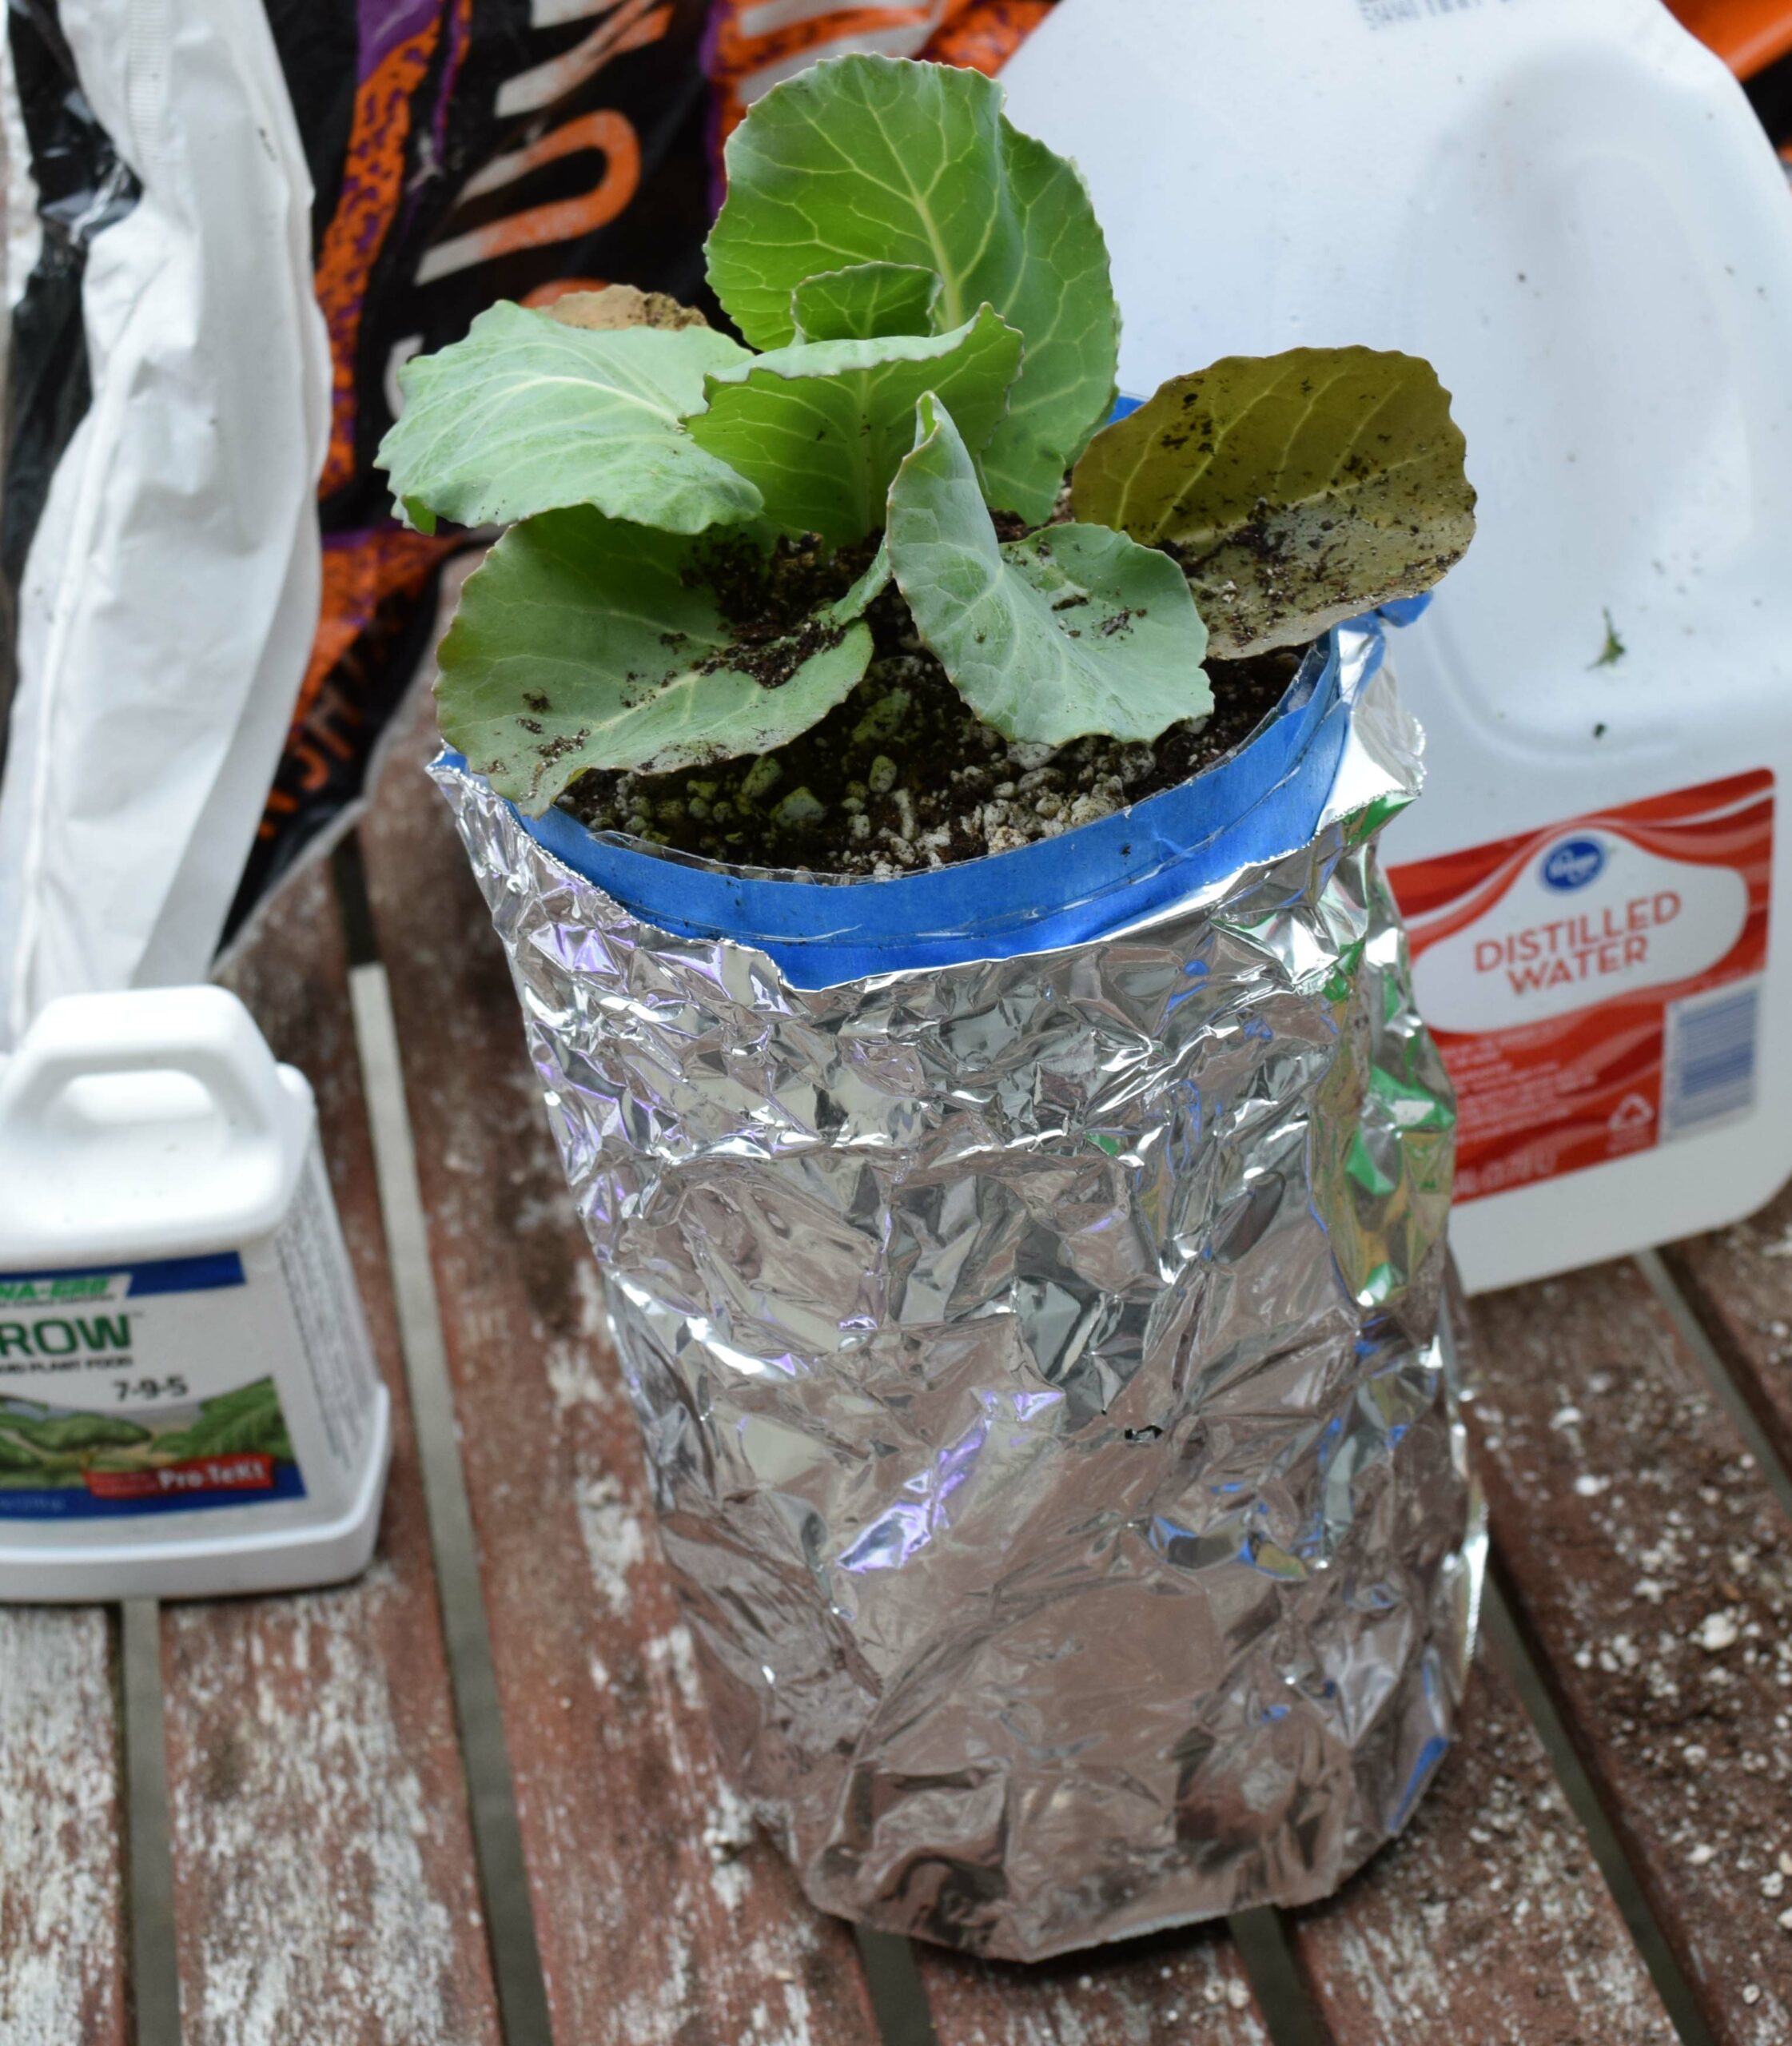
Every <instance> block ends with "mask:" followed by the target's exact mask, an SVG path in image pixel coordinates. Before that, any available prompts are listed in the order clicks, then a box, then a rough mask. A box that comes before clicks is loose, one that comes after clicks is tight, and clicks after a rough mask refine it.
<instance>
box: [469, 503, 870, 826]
mask: <svg viewBox="0 0 1792 2046" xmlns="http://www.w3.org/2000/svg"><path fill="white" fill-rule="evenodd" d="M711 544H713V543H712V542H709V543H706V542H704V541H703V540H695V539H688V538H680V537H679V536H676V535H672V534H668V533H656V532H654V531H650V530H649V529H648V528H647V527H644V526H631V525H624V524H622V523H619V522H617V521H615V520H613V519H606V518H605V517H604V516H603V514H602V513H601V512H593V511H588V510H579V511H571V512H548V513H546V514H544V515H543V516H542V517H541V518H540V519H529V520H528V521H527V522H526V523H524V524H523V525H520V526H516V527H512V530H511V531H509V532H508V533H507V534H506V535H504V538H503V539H501V540H500V541H499V543H498V544H497V545H496V547H493V548H492V551H491V553H490V554H489V555H487V556H486V559H485V563H484V567H482V568H480V570H479V571H478V572H477V573H476V575H472V576H471V577H469V578H468V583H467V587H466V589H465V591H464V593H463V595H462V596H461V599H460V614H459V615H458V616H457V617H456V619H455V622H454V624H453V627H452V629H451V630H450V631H449V632H448V636H447V638H446V639H444V640H443V642H442V647H441V655H440V661H441V679H440V681H439V682H438V683H436V703H437V707H438V709H439V711H440V718H441V726H442V734H443V736H444V738H446V739H447V740H448V743H449V744H450V745H451V746H457V747H459V748H460V750H461V751H462V752H463V753H464V754H466V756H467V758H468V762H470V763H471V765H472V768H473V770H474V771H475V772H476V773H477V774H484V775H486V776H487V777H488V778H489V779H490V781H491V782H492V786H493V787H494V788H496V790H498V791H499V792H500V794H503V795H506V796H508V797H509V798H511V800H512V802H516V803H517V804H518V805H520V806H521V807H522V808H523V809H524V810H528V812H529V813H530V814H532V815H534V816H539V815H540V814H541V812H542V811H543V810H545V809H546V808H547V807H548V805H549V804H550V803H551V802H552V801H553V799H554V798H555V797H556V796H557V795H558V794H560V791H561V790H562V789H563V788H564V787H565V786H567V782H570V781H571V780H572V779H573V778H574V777H575V775H578V774H583V772H584V771H585V770H586V769H587V768H590V767H611V768H632V769H636V770H643V771H650V772H654V773H659V772H662V771H664V770H667V769H670V768H673V767H678V766H695V765H697V764H699V763H700V762H703V761H706V760H720V759H727V758H731V757H732V756H734V755H735V754H748V753H763V752H764V751H766V750H767V749H768V748H770V747H771V746H782V745H783V743H784V742H786V740H787V739H791V738H795V736H796V735H797V734H798V732H802V731H806V730H808V728H809V727H810V726H811V725H812V724H814V723H815V722H817V721H818V720H819V719H820V718H823V717H825V716H826V715H827V713H828V712H829V711H830V710H832V709H833V707H834V705H835V704H836V703H838V702H839V701H840V700H841V699H842V697H844V696H845V695H846V694H847V692H848V691H850V689H851V688H852V687H853V685H854V683H856V682H857V681H858V679H859V678H860V676H861V675H863V674H864V672H865V668H866V663H867V662H868V661H869V660H870V658H871V635H870V628H869V627H866V625H864V624H863V623H859V622H858V611H859V610H862V608H863V607H864V606H865V605H866V603H869V602H870V599H871V598H872V597H873V596H874V595H875V594H876V592H877V589H878V587H881V578H882V575H884V574H885V573H886V571H885V570H884V568H883V567H882V561H881V557H880V560H879V561H878V562H875V563H873V566H872V569H871V571H869V572H868V573H867V574H866V575H864V576H863V577H862V578H861V579H860V580H859V582H858V583H857V584H855V585H854V588H853V590H852V591H849V592H848V594H847V595H846V596H845V597H843V598H842V599H841V600H840V601H839V602H838V603H835V604H831V605H827V606H825V607H822V609H820V610H818V611H816V612H814V614H813V615H811V616H810V618H808V619H806V620H805V621H804V622H803V623H802V625H801V626H799V627H798V628H797V629H796V630H794V631H792V632H790V633H788V634H786V635H785V636H784V637H783V638H782V639H774V640H771V641H767V642H760V643H756V644H754V645H751V646H745V645H740V644H737V643H735V639H734V636H733V634H732V632H731V628H730V627H729V626H728V624H727V622H726V621H725V620H724V619H723V616H722V614H721V611H720V609H719V607H718V605H717V603H716V601H715V597H714V596H713V595H711V593H710V591H708V589H707V588H706V587H704V586H703V580H702V565H703V560H704V559H705V554H704V550H705V547H706V546H707V545H711ZM742 544H744V543H742Z"/></svg>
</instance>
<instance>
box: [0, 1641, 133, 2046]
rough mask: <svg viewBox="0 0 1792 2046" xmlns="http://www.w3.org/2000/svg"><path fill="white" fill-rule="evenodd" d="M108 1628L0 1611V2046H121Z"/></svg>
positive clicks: (117, 1816)
mask: <svg viewBox="0 0 1792 2046" xmlns="http://www.w3.org/2000/svg"><path fill="white" fill-rule="evenodd" d="M116 1630H117V1620H116V1618H115V1616H114V1615H113V1614H111V1613H110V1612H108V1611H105V1610H97V1609H94V1608H92V1607H82V1608H76V1609H71V1610H53V1609H50V1608H47V1607H38V1608H33V1607H30V1606H23V1607H14V1608H10V1609H9V1608H4V1607H0V2040H5V2041H6V2046H124V2042H125V2038H126V2036H127V2035H126V2029H125V1896H124V1871H123V1854H122V1851H121V1835H122V1832H123V1823H124V1817H123V1798H122V1794H121V1785H120V1772H119V1764H120V1743H119V1732H118V1709H117V1684H116V1677H115V1654H116V1648H117V1642H116Z"/></svg>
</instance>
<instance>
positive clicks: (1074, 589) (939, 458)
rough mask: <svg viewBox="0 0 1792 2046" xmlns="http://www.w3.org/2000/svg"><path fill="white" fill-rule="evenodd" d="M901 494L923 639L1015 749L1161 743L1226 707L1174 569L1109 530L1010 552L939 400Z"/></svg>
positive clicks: (902, 578)
mask: <svg viewBox="0 0 1792 2046" xmlns="http://www.w3.org/2000/svg"><path fill="white" fill-rule="evenodd" d="M918 413H919V421H920V436H919V439H918V441H917V444H916V446H915V448H914V452H913V453H912V454H911V455H910V456H909V457H908V459H907V460H906V461H905V462H904V463H903V464H902V468H901V470H900V471H899V472H898V475H897V478H896V481H895V483H894V485H893V486H892V488H891V490H890V564H891V567H893V569H894V571H895V575H896V580H897V582H898V584H899V585H900V586H901V588H902V594H903V595H904V596H905V597H906V598H907V599H908V602H909V608H910V611H912V612H913V613H914V622H915V625H916V627H917V629H918V631H919V632H920V634H921V636H922V639H925V640H926V643H927V644H928V645H929V646H930V647H931V648H932V649H933V651H934V653H936V654H937V655H938V656H939V658H940V659H941V661H942V663H944V664H945V667H946V672H947V673H948V674H949V675H950V676H951V678H952V680H953V683H954V685H955V686H956V687H957V688H958V691H959V692H960V693H961V694H962V695H963V696H964V698H965V699H966V702H967V703H970V706H971V707H972V708H973V709H974V711H976V712H977V713H978V715H979V716H980V717H982V718H984V719H986V721H987V722H989V723H990V724H992V725H994V726H995V727H996V729H997V730H998V731H999V732H1001V733H1002V734H1004V736H1005V737H1006V738H1017V739H1032V740H1036V741H1041V742H1045V743H1048V744H1050V745H1054V746H1057V745H1062V744H1063V743H1064V742H1066V741H1067V740H1069V739H1073V738H1079V737H1081V735H1082V734H1084V733H1085V732H1107V733H1110V734H1113V737H1115V738H1128V739H1149V738H1156V737H1157V734H1159V733H1160V732H1161V731H1162V730H1164V729H1165V726H1168V725H1172V724H1174V723H1176V722H1178V720H1180V719H1181V718H1193V717H1199V716H1201V715H1204V714H1205V712H1207V711H1209V710H1211V709H1212V708H1213V692H1212V691H1211V690H1210V689H1209V687H1208V684H1207V677H1206V675H1205V674H1204V673H1203V671H1202V669H1201V659H1202V656H1203V655H1204V654H1205V651H1206V647H1207V635H1206V631H1205V628H1204V627H1203V626H1202V624H1201V618H1200V615H1199V614H1198V613H1197V611H1196V609H1195V606H1194V601H1193V599H1192V598H1191V596H1190V595H1189V585H1188V583H1187V582H1186V580H1185V579H1184V577H1183V575H1182V574H1181V571H1179V570H1178V569H1177V566H1176V564H1175V563H1174V562H1173V561H1171V560H1170V559H1169V558H1168V557H1167V556H1166V555H1162V554H1159V553H1157V552H1156V551H1154V550H1153V549H1151V548H1149V547H1140V546H1138V545H1137V543H1135V542H1133V541H1132V540H1129V539H1127V538H1126V536H1125V534H1123V533H1116V532H1111V531H1109V530H1108V529H1107V528H1106V527H1102V526H1077V525H1069V526H1050V527H1046V528H1045V531H1042V532H1037V533H1033V534H1031V535H1029V536H1028V537H1027V538H1026V539H1020V540H1013V541H1010V542H1009V543H1007V544H1006V546H1005V545H1002V543H999V542H998V539H997V537H996V532H995V528H994V526H993V525H992V524H991V523H990V515H989V512H987V511H986V509H985V508H984V504H983V500H982V494H981V492H979V491H978V486H977V472H976V470H975V469H974V467H973V466H972V464H971V459H970V453H969V452H968V451H967V450H966V447H965V444H964V442H963V440H962V439H961V438H960V436H959V435H958V431H957V429H956V428H954V425H953V423H952V420H951V419H950V416H949V415H948V414H947V413H946V412H945V411H944V409H943V408H941V407H940V406H938V404H935V403H934V401H933V400H931V399H923V400H922V402H921V404H920V406H919V408H918Z"/></svg>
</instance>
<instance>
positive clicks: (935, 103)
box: [708, 56, 1119, 523]
mask: <svg viewBox="0 0 1792 2046" xmlns="http://www.w3.org/2000/svg"><path fill="white" fill-rule="evenodd" d="M727 171H728V196H727V201H726V202H725V203H724V205H723V208H722V211H721V213H720V214H719V217H717V220H716V223H715V228H714V229H713V230H712V231H711V235H710V238H709V242H708V257H709V277H710V282H711V285H713V286H714V287H715V290H716V292H717V293H718V294H719V296H720V297H721V300H722V302H723V305H725V306H726V307H727V309H728V311H729V312H730V314H731V316H733V318H734V319H735V321H736V322H737V324H739V328H740V330H741V332H743V334H745V335H746V336H747V339H748V340H749V341H751V343H752V344H753V345H754V346H755V348H782V347H783V346H784V345H785V344H786V343H788V342H789V341H790V340H791V339H792V338H793V336H794V332H795V323H794V317H793V314H792V309H791V298H792V294H793V293H794V291H795V290H796V289H797V287H798V285H801V284H802V282H803V281H804V280H805V279H806V278H809V277H814V276H815V275H817V274H818V273H820V272H823V271H833V270H838V269H842V268H846V267H850V266H853V265H860V264H867V263H885V264H909V265H915V266H917V267H918V268H920V269H927V270H931V271H934V272H936V273H938V276H939V277H940V280H941V288H940V293H939V297H938V301H937V302H936V304H935V305H934V312H933V320H932V324H933V325H934V328H935V329H936V330H943V329H946V328H953V327H956V326H958V325H960V324H962V323H963V322H964V321H965V320H968V319H969V318H970V316H971V315H972V313H974V312H975V311H976V309H977V308H978V306H979V305H984V304H988V305H993V306H994V308H995V309H996V311H997V312H999V313H1000V314H1001V315H1002V317H1003V318H1004V319H1005V320H1007V321H1008V323H1009V325H1010V326H1013V327H1017V328H1019V329H1020V331H1021V336H1022V337H1023V339H1024V340H1025V356H1024V358H1023V360H1022V363H1021V375H1020V377H1019V380H1018V381H1017V383H1016V384H1015V387H1014V389H1013V393H1012V394H1011V396H1010V399H1009V409H1008V415H1007V416H1006V418H1005V419H1004V420H1003V421H1002V424H1001V425H1000V426H999V427H998V428H997V429H996V431H995V433H994V436H992V437H991V440H990V445H989V447H988V448H987V449H986V451H985V453H984V456H983V472H984V476H985V479H986V482H987V483H988V484H989V487H990V494H991V500H992V502H994V504H998V506H1000V507H1002V508H1004V509H1006V510H1009V511H1013V512H1018V513H1020V514H1021V516H1022V517H1023V518H1025V519H1029V521H1031V522H1033V523H1038V522H1039V521H1040V520H1041V519H1045V518H1048V517H1049V515H1050V513H1051V509H1052V505H1053V502H1054V500H1056V498H1057V492H1058V488H1059V486H1060V484H1061V482H1062V480H1063V476H1064V471H1065V468H1066V467H1067V466H1068V465H1069V463H1070V462H1071V461H1072V460H1074V459H1075V457H1076V456H1077V453H1078V452H1079V451H1080V450H1081V448H1082V447H1083V445H1084V444H1085V442H1086V441H1087V440H1088V438H1089V435H1090V434H1091V433H1092V432H1093V431H1094V429H1095V428H1096V427H1097V425H1098V424H1100V422H1101V420H1102V419H1103V417H1104V416H1105V414H1106V412H1107V410H1108V407H1109V404H1111V403H1112V400H1113V376H1114V364H1115V361H1116V360H1117V352H1118V348H1119V316H1118V314H1117V312H1116V310H1115V307H1114V300H1113V285H1112V284H1111V283H1110V281H1109V275H1108V252H1107V245H1106V244H1105V242H1104V241H1102V239H1101V229H1100V228H1099V227H1098V226H1097V224H1096V220H1095V214H1094V211H1093V209H1092V208H1091V206H1090V205H1089V193H1088V192H1087V191H1086V189H1085V187H1084V185H1083V182H1082V179H1081V177H1080V176H1079V175H1078V173H1077V169H1076V168H1075V166H1074V165H1072V164H1069V163H1068V162H1066V161H1065V160H1064V159H1063V158H1062V157H1057V156H1054V155H1053V153H1052V152H1051V151H1050V150H1049V149H1047V148H1046V147H1045V145H1044V144H1043V143H1042V142H1038V141H1034V140H1033V138H1032V137H1030V136H1026V135H1022V134H1021V133H1020V132H1019V131H1018V130H1017V129H1015V128H1013V127H1012V126H1010V125H1009V123H1008V121H1006V120H1005V119H1004V118H1003V117H1002V89H1001V87H1000V86H998V85H996V84H995V83H994V81H993V80H991V79H989V78H983V77H982V76H981V75H980V74H978V73H977V72H974V71H966V70H958V69H955V68H953V67H951V66H945V65H938V64H913V63H909V62H906V61H901V60H896V59H892V58H884V57H867V56H854V57H842V58H836V59H833V60H830V61H828V62H823V63H820V64H815V65H812V66H810V68H809V69H808V70H805V71H802V72H801V73H799V74H798V76H796V77H795V78H789V79H786V81H785V82H783V84H782V85H780V86H776V87H775V89H774V90H772V91H771V92H770V93H768V94H767V95H766V97H765V98H763V99H762V100H760V101H759V102H758V103H757V104H756V105H755V106H754V107H753V108H752V109H751V112H750V113H748V115H747V118H746V120H745V121H743V122H742V124H741V125H740V126H739V128H737V129H735V133H734V134H733V135H732V136H731V137H730V138H729V141H728V149H727Z"/></svg>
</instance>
